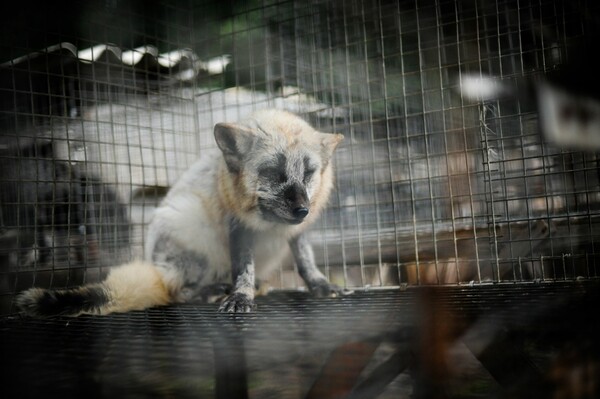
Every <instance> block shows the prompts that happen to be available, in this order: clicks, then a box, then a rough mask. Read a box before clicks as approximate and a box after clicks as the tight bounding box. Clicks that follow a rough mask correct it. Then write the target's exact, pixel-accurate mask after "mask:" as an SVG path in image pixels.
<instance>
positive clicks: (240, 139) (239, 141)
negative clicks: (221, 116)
mask: <svg viewBox="0 0 600 399" xmlns="http://www.w3.org/2000/svg"><path fill="white" fill-rule="evenodd" d="M214 133H215V141H216V142H217V145H218V146H219V148H220V149H221V152H222V153H223V157H224V158H225V162H226V163H227V168H228V169H229V171H230V172H232V173H238V172H239V171H240V170H241V166H242V161H243V159H244V155H246V154H247V153H248V152H249V151H250V150H251V149H252V144H253V143H254V137H255V136H254V132H253V131H252V130H250V129H248V128H246V127H244V126H240V125H236V124H233V123H217V124H216V125H215V131H214Z"/></svg>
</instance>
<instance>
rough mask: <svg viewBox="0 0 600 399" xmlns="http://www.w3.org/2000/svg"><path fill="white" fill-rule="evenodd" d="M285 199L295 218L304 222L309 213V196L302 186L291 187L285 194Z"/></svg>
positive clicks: (293, 185)
mask: <svg viewBox="0 0 600 399" xmlns="http://www.w3.org/2000/svg"><path fill="white" fill-rule="evenodd" d="M283 196H284V199H285V201H286V204H287V206H288V209H289V210H290V212H291V214H292V216H293V218H294V219H295V220H296V221H302V220H303V219H304V218H305V217H306V216H307V215H308V213H309V207H310V206H309V203H308V194H307V193H306V189H305V188H304V187H303V186H302V185H300V184H297V183H295V184H292V185H290V186H289V187H288V188H287V189H286V190H285V192H284V193H283Z"/></svg>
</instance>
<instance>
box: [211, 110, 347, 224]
mask: <svg viewBox="0 0 600 399" xmlns="http://www.w3.org/2000/svg"><path fill="white" fill-rule="evenodd" d="M342 138H343V136H341V135H336V134H324V133H320V132H317V131H315V130H314V129H313V128H312V127H310V126H309V125H308V124H307V123H306V122H304V121H303V120H302V119H300V118H298V117H297V116H295V115H293V114H290V113H287V112H283V111H273V110H271V111H263V112H261V113H258V114H255V115H254V117H253V118H252V119H250V120H249V121H247V122H246V123H244V124H235V125H234V124H217V125H216V126H215V139H216V141H217V144H218V146H219V148H220V149H221V151H222V152H223V156H224V159H225V162H226V164H227V169H228V172H229V175H230V177H232V180H231V181H232V184H233V185H235V187H234V188H233V187H232V189H233V190H234V191H235V192H236V194H237V195H238V200H239V203H238V204H237V206H236V209H237V210H239V211H240V212H242V213H244V214H243V215H241V216H242V217H243V218H244V219H245V220H246V221H250V222H251V223H252V224H255V225H256V223H255V222H256V221H257V219H260V220H261V221H264V222H267V223H277V224H287V225H296V224H300V223H302V222H305V221H307V220H312V219H314V216H316V213H318V211H319V210H320V208H322V207H323V206H324V205H325V202H326V201H327V197H328V194H329V190H330V188H331V185H332V176H331V164H330V162H329V161H330V159H331V155H332V153H333V151H334V149H335V147H336V146H337V145H338V143H339V142H340V141H341V140H342ZM256 227H258V226H256Z"/></svg>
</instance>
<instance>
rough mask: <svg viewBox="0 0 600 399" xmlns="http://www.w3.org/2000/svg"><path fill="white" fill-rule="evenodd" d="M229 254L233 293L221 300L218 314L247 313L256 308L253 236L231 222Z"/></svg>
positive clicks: (236, 223) (235, 222) (234, 222)
mask: <svg viewBox="0 0 600 399" xmlns="http://www.w3.org/2000/svg"><path fill="white" fill-rule="evenodd" d="M229 254H230V256H231V278H232V281H233V292H232V293H231V295H229V296H228V297H226V298H225V299H224V300H223V302H222V303H221V306H220V307H219V312H229V313H247V312H250V311H252V310H253V309H254V308H255V307H256V306H255V305H254V286H255V274H254V254H253V236H252V232H251V231H249V230H248V229H246V228H245V227H243V226H242V225H240V224H239V223H238V222H237V221H232V222H231V225H230V229H229Z"/></svg>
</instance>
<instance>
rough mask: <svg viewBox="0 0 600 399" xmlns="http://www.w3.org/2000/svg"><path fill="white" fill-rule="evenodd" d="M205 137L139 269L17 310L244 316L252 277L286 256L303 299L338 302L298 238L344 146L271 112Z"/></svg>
mask: <svg viewBox="0 0 600 399" xmlns="http://www.w3.org/2000/svg"><path fill="white" fill-rule="evenodd" d="M214 134H215V140H216V143H217V145H218V147H219V149H218V150H215V151H208V152H206V153H204V154H202V157H201V159H200V160H199V161H198V162H197V163H195V164H194V165H192V167H191V168H190V169H189V170H188V171H187V172H186V173H184V175H183V176H182V177H181V178H180V179H179V181H178V182H177V183H176V184H175V185H174V186H173V187H172V188H171V190H169V193H168V194H167V196H166V197H165V199H164V200H163V202H162V203H161V205H160V206H159V207H158V208H157V209H156V211H155V213H154V216H153V219H152V221H151V223H150V226H149V229H148V235H147V239H146V248H145V255H144V257H145V260H144V261H136V262H132V263H129V264H127V265H124V266H121V267H118V268H115V269H113V270H111V272H110V273H109V275H108V277H107V279H106V280H104V281H103V282H102V283H100V284H97V285H91V286H83V287H79V288H75V289H72V290H58V291H48V290H40V289H37V288H32V289H30V290H27V291H25V292H24V293H22V294H21V295H20V296H19V297H18V299H17V305H18V306H19V308H20V309H21V310H23V311H24V312H25V313H28V314H30V315H34V316H49V315H53V314H70V315H77V314H81V313H93V314H107V313H112V312H125V311H129V310H134V309H145V308H148V307H152V306H159V305H166V304H169V303H179V302H189V301H195V300H196V301H198V300H199V301H206V300H208V298H213V299H214V298H218V299H222V303H221V306H220V308H219V309H220V311H223V312H248V311H251V310H252V309H254V295H255V286H256V277H259V278H266V277H267V276H268V275H269V274H270V273H271V272H272V271H273V269H274V268H275V267H277V266H278V265H279V264H280V263H281V262H282V261H283V259H284V258H285V257H286V256H288V255H289V254H290V253H291V254H292V255H293V257H294V259H295V261H296V265H297V267H298V270H299V273H300V275H301V277H302V278H303V280H304V281H305V283H306V285H307V287H308V288H309V289H310V290H311V291H312V292H314V293H315V294H317V295H336V294H338V293H340V292H341V289H340V288H339V287H337V286H335V285H332V284H330V283H329V282H328V281H327V279H326V278H325V276H324V275H323V274H322V273H321V272H320V271H319V270H318V268H317V267H316V265H315V261H314V255H313V253H312V249H311V247H310V244H309V243H308V242H307V241H306V240H305V239H304V238H303V236H302V232H303V231H304V230H305V229H306V228H307V227H308V226H309V225H310V224H311V223H313V222H314V221H315V220H316V219H317V218H318V216H319V214H320V212H321V211H322V209H323V208H324V207H325V205H326V204H327V201H328V198H329V194H330V192H331V189H332V187H333V170H332V163H331V162H330V160H331V156H332V154H333V152H334V150H335V148H336V147H337V145H338V143H339V142H340V141H341V140H342V139H343V136H341V135H339V134H324V133H320V132H318V131H316V130H314V129H313V128H312V127H311V126H310V125H309V124H308V123H306V122H305V121H303V120H302V119H300V118H299V117H297V116H295V115H293V114H290V113H288V112H284V111H278V110H265V111H259V112H257V113H255V114H253V115H252V116H251V117H249V118H248V119H246V120H243V121H241V122H239V123H219V124H217V125H216V126H215V129H214ZM290 249H291V251H290ZM78 296H79V297H78ZM61 301H62V303H63V304H64V305H65V306H63V307H61ZM44 303H50V304H51V306H45V307H44V306H42V305H43V304H44Z"/></svg>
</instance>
